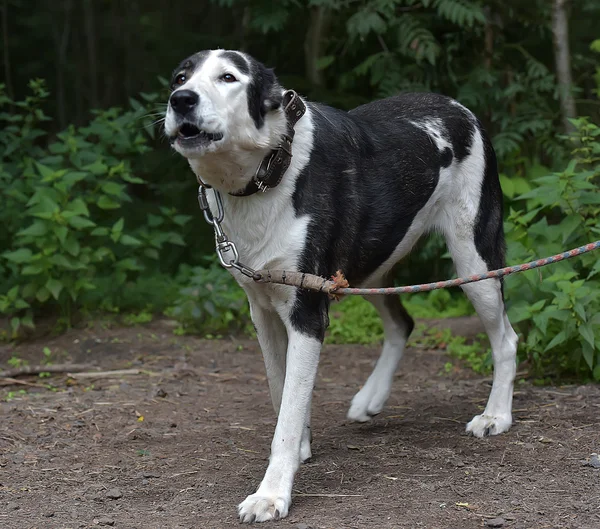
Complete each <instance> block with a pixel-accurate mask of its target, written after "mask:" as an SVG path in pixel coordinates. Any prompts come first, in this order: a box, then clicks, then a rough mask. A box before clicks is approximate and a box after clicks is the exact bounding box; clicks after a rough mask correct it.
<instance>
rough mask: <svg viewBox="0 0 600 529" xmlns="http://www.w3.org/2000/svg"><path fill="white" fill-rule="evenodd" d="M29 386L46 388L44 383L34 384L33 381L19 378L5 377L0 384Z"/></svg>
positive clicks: (0, 380)
mask: <svg viewBox="0 0 600 529" xmlns="http://www.w3.org/2000/svg"><path fill="white" fill-rule="evenodd" d="M15 385H17V386H29V387H34V388H45V387H46V386H44V385H43V384H34V383H33V382H25V380H17V379H16V378H11V377H5V378H1V379H0V386H15Z"/></svg>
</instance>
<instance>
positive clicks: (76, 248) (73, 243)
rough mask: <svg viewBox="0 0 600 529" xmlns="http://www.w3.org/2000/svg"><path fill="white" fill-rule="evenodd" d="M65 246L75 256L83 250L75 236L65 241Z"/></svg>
mask: <svg viewBox="0 0 600 529" xmlns="http://www.w3.org/2000/svg"><path fill="white" fill-rule="evenodd" d="M63 248H64V249H65V250H67V252H69V253H70V254H71V255H72V256H73V257H77V256H78V255H79V252H80V251H81V247H80V245H79V242H78V241H77V239H75V238H74V237H69V238H68V239H67V240H65V241H64V243H63Z"/></svg>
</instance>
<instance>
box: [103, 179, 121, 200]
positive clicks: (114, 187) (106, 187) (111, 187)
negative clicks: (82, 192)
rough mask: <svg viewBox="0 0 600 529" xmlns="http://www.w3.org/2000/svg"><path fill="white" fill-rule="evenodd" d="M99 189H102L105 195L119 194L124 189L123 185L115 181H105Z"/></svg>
mask: <svg viewBox="0 0 600 529" xmlns="http://www.w3.org/2000/svg"><path fill="white" fill-rule="evenodd" d="M100 189H102V191H104V192H105V193H106V194H107V195H114V196H117V197H118V196H120V195H121V193H122V192H123V189H125V186H124V185H122V184H117V183H116V182H105V183H104V184H102V185H101V186H100Z"/></svg>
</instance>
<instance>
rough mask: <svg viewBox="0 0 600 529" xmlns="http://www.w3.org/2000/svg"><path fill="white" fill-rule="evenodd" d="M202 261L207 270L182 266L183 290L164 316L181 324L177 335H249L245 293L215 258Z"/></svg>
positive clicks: (248, 316)
mask: <svg viewBox="0 0 600 529" xmlns="http://www.w3.org/2000/svg"><path fill="white" fill-rule="evenodd" d="M205 261H206V262H207V264H208V266H206V267H201V266H195V267H190V266H188V265H182V266H181V268H180V272H179V276H178V278H177V281H178V283H179V284H182V285H185V286H184V288H182V289H181V290H180V293H179V297H178V299H177V300H176V301H175V303H174V304H173V306H172V307H170V308H169V309H168V310H167V311H166V314H167V315H168V316H170V317H172V318H175V319H176V320H177V321H179V322H180V323H181V327H180V329H179V331H178V332H180V333H200V334H204V335H207V334H209V335H214V334H222V333H226V332H230V331H231V332H235V331H237V332H239V331H244V332H247V333H249V332H251V329H252V326H251V324H250V309H249V307H248V302H247V300H246V295H245V293H244V291H243V290H242V289H241V288H240V287H239V286H238V285H237V283H236V282H235V280H234V279H233V277H232V276H231V274H230V273H229V272H227V271H226V270H225V269H223V268H222V267H221V265H220V264H219V263H218V262H217V260H216V257H210V258H206V259H205Z"/></svg>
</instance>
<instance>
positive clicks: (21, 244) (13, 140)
mask: <svg viewBox="0 0 600 529" xmlns="http://www.w3.org/2000/svg"><path fill="white" fill-rule="evenodd" d="M29 86H30V89H31V95H30V96H28V97H27V98H26V99H25V100H24V101H16V102H15V101H11V100H10V99H9V98H8V97H7V96H6V95H5V93H4V90H3V86H1V85H0V127H1V129H2V130H1V132H0V147H1V150H2V154H1V155H0V156H1V158H0V192H1V193H2V196H3V198H4V200H3V207H2V208H1V209H0V222H1V223H2V225H3V227H4V230H3V231H2V233H1V235H0V243H1V245H2V247H3V248H8V250H6V251H4V252H3V253H2V254H1V256H0V281H1V283H2V290H1V291H2V292H5V294H2V295H0V312H1V313H3V314H6V315H8V316H10V317H11V327H12V331H13V334H14V335H16V334H17V333H18V331H19V329H20V327H21V326H23V325H26V326H32V325H33V316H34V314H36V313H37V312H38V311H39V310H40V309H43V308H46V307H51V306H58V307H59V309H60V312H61V316H62V319H63V321H64V322H65V323H66V324H67V325H69V324H70V322H71V317H72V314H73V309H74V308H76V307H81V306H85V302H86V296H85V295H86V292H88V291H91V290H93V289H95V288H96V286H97V284H98V283H101V282H102V281H103V280H104V281H105V282H106V281H109V282H110V283H111V284H112V285H113V287H115V286H119V285H123V284H124V283H125V282H126V281H127V280H128V279H131V278H135V277H136V275H137V274H139V273H140V272H141V271H145V270H147V269H148V267H149V265H150V264H151V263H153V262H154V263H156V262H158V259H159V258H160V256H161V251H162V250H163V249H164V248H165V245H167V244H178V245H183V239H182V238H181V235H180V234H179V230H180V227H181V226H182V225H184V224H185V223H186V222H187V220H188V219H189V217H187V216H183V215H178V214H177V212H176V211H175V210H174V209H173V208H166V207H161V208H155V211H153V213H151V214H148V215H147V216H146V218H145V219H143V220H142V221H139V219H137V221H136V223H135V225H130V224H133V223H129V222H128V221H127V218H128V216H130V212H131V211H132V210H135V209H136V208H135V207H132V206H135V203H136V200H137V201H138V202H139V199H136V198H135V196H134V194H133V193H132V190H133V189H134V186H141V185H143V184H144V181H143V180H142V179H140V178H139V177H137V176H135V175H134V174H133V172H132V167H131V160H132V159H135V158H136V157H139V156H141V155H142V154H143V153H145V152H146V151H148V150H149V147H148V145H147V135H145V134H144V133H143V131H142V127H141V126H140V124H142V125H145V126H146V128H147V129H148V130H151V125H150V124H149V123H148V118H147V117H146V115H147V112H148V110H147V108H146V107H145V106H144V105H141V104H137V105H136V106H137V108H136V110H130V111H122V110H120V109H117V108H112V109H109V110H106V111H96V112H95V116H94V118H93V119H92V121H91V123H90V124H89V125H88V126H87V127H79V128H76V127H74V126H70V127H69V128H68V129H67V130H65V131H63V132H61V133H59V134H58V135H57V136H56V137H54V138H49V137H48V135H47V133H46V132H45V131H44V129H43V123H44V122H45V121H48V120H49V118H48V117H47V116H46V115H45V114H44V112H43V110H42V105H43V103H44V100H45V99H46V98H47V96H48V92H47V91H46V90H45V86H44V83H43V81H39V80H36V81H32V82H31V83H30V85H29ZM144 97H145V99H147V100H148V102H151V101H152V100H154V99H155V97H157V96H152V95H147V94H146V95H144ZM153 266H154V267H156V264H154V265H153ZM103 302H104V303H106V302H107V300H106V299H104V301H103ZM92 308H99V307H92Z"/></svg>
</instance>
